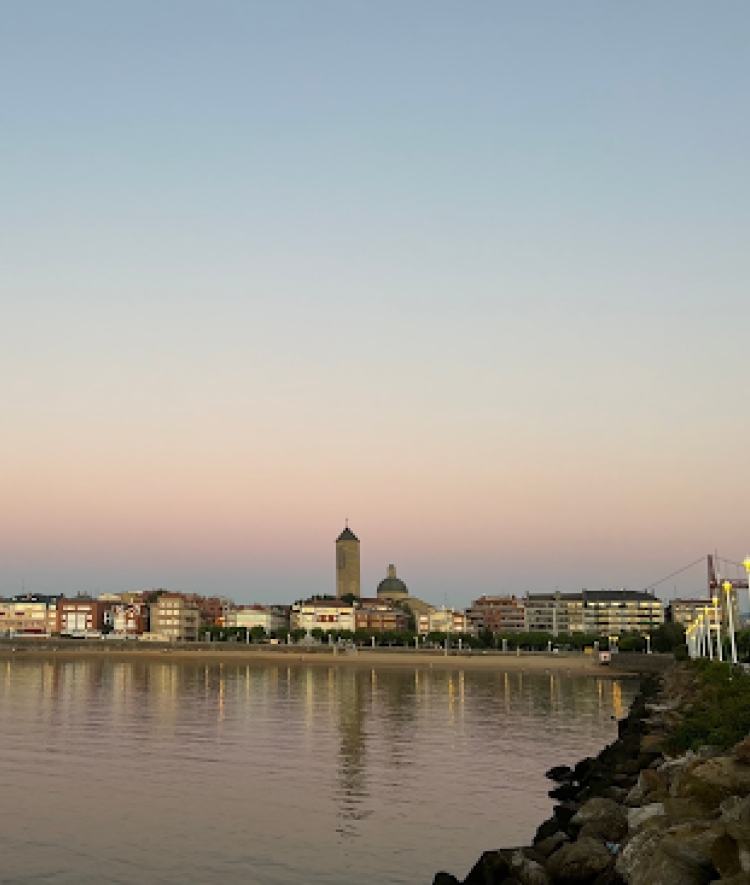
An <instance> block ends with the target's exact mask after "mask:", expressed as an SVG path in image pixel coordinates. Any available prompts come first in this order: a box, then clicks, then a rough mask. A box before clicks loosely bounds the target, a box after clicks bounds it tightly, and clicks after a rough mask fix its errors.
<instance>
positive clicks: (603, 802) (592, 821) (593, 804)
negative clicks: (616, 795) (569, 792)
mask: <svg viewBox="0 0 750 885" xmlns="http://www.w3.org/2000/svg"><path fill="white" fill-rule="evenodd" d="M570 822H571V824H573V825H574V826H578V827H582V828H583V829H582V830H581V833H580V835H581V836H583V835H585V836H587V837H590V838H594V839H600V840H601V841H604V842H619V841H620V840H621V839H622V838H623V837H624V836H625V834H626V833H627V831H628V819H627V816H626V814H625V811H624V809H623V807H622V805H619V804H618V803H617V802H615V801H614V800H613V799H605V798H603V797H600V796H597V797H595V798H593V799H589V800H588V802H584V804H583V805H582V806H581V807H580V808H579V809H578V811H577V812H576V813H575V815H573V817H572V818H571V821H570ZM583 830H586V833H585V834H584V832H583Z"/></svg>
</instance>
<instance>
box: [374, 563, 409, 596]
mask: <svg viewBox="0 0 750 885" xmlns="http://www.w3.org/2000/svg"><path fill="white" fill-rule="evenodd" d="M408 595H409V588H408V587H407V586H406V584H404V582H403V581H402V580H401V578H397V577H396V567H395V566H393V565H389V566H388V577H386V578H383V580H382V581H381V582H380V583H379V584H378V598H379V599H406V597H407V596H408Z"/></svg>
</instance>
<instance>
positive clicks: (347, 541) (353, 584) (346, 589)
mask: <svg viewBox="0 0 750 885" xmlns="http://www.w3.org/2000/svg"><path fill="white" fill-rule="evenodd" d="M349 593H353V594H354V595H355V596H356V597H357V598H359V596H360V594H361V583H360V570H359V538H358V537H357V536H356V535H355V534H354V532H353V531H352V530H351V529H350V528H349V521H348V520H347V523H346V528H345V529H344V531H343V532H341V534H340V535H339V536H338V538H336V596H337V597H339V598H340V597H342V596H346V595H347V594H349Z"/></svg>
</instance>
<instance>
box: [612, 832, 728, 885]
mask: <svg viewBox="0 0 750 885" xmlns="http://www.w3.org/2000/svg"><path fill="white" fill-rule="evenodd" d="M663 838H664V833H663V832H662V831H661V830H660V829H659V828H658V827H649V826H646V827H644V828H643V829H642V830H641V831H640V832H638V833H636V835H635V836H633V838H632V839H629V840H628V842H627V844H626V845H624V846H623V848H622V850H621V851H620V853H619V855H618V857H617V861H616V864H615V869H616V870H617V872H618V873H619V874H620V876H622V878H623V879H624V880H625V881H626V882H627V883H628V885H708V883H709V882H710V881H711V879H712V878H713V873H712V872H711V871H710V868H709V869H706V868H705V867H703V866H701V865H700V864H694V863H686V862H685V861H684V860H683V859H681V858H679V857H676V856H674V855H671V854H668V853H666V852H665V851H663V850H662V842H663Z"/></svg>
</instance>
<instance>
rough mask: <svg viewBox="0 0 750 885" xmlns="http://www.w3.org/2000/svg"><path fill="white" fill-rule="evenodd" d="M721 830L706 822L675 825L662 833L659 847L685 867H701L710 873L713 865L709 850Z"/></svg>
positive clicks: (720, 833)
mask: <svg viewBox="0 0 750 885" xmlns="http://www.w3.org/2000/svg"><path fill="white" fill-rule="evenodd" d="M722 830H723V828H722V827H717V826H716V825H715V824H714V823H713V822H706V821H688V822H687V823H682V824H675V825H674V826H673V827H670V828H669V829H668V830H667V831H666V832H665V833H664V835H663V837H662V840H661V844H660V846H659V847H660V850H661V851H663V852H665V853H666V854H667V855H669V856H670V857H673V858H675V859H676V860H679V861H680V862H682V863H684V864H686V865H687V866H691V865H693V866H696V867H702V868H704V869H705V870H706V871H707V872H709V873H710V872H711V868H712V865H713V861H712V860H711V849H712V848H713V845H714V842H716V840H717V839H718V838H719V836H721V835H722Z"/></svg>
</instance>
